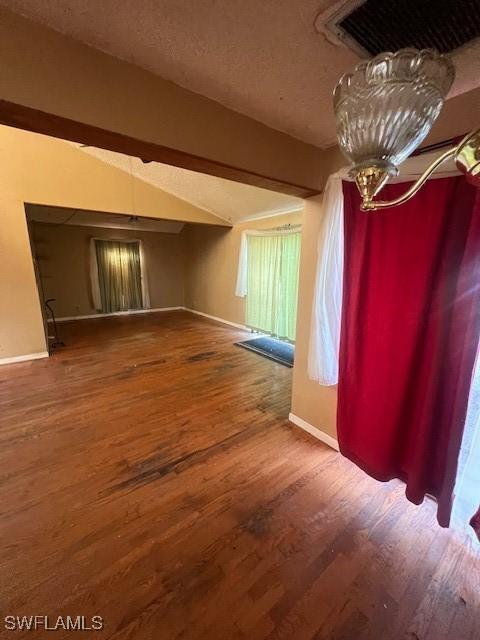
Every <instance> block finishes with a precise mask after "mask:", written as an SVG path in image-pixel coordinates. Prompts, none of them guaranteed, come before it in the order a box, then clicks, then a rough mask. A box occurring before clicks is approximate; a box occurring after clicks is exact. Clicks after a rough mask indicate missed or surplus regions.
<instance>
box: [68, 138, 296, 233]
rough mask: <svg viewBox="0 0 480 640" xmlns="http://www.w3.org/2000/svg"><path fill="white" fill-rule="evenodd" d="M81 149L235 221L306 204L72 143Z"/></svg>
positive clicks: (286, 197) (242, 185) (221, 179)
mask: <svg viewBox="0 0 480 640" xmlns="http://www.w3.org/2000/svg"><path fill="white" fill-rule="evenodd" d="M71 144H73V145H74V146H75V147H77V148H78V149H79V150H80V151H81V152H83V153H87V154H89V155H92V156H94V157H95V158H98V159H99V160H101V161H103V162H106V163H107V164H110V165H112V166H114V167H117V169H121V170H122V171H125V172H127V173H129V174H131V175H133V176H134V177H135V178H139V179H140V180H144V181H145V182H148V183H149V184H151V185H153V186H154V187H158V188H160V189H163V190H164V191H168V192H169V193H172V194H173V195H175V196H177V197H179V198H181V199H182V200H187V201H188V202H190V203H191V204H193V205H195V206H197V207H200V208H201V209H205V210H206V211H209V212H210V213H213V214H214V215H216V216H218V217H219V218H223V219H224V220H226V221H228V222H231V223H232V224H235V223H238V222H243V221H246V220H252V219H255V218H264V217H269V216H274V215H278V214H282V213H287V212H291V211H300V210H301V209H302V208H303V204H302V200H301V199H300V198H295V197H293V196H287V195H285V194H282V193H277V192H275V191H268V190H267V189H259V188H258V187H252V186H250V185H246V184H242V183H240V182H232V181H231V180H224V179H223V178H217V177H215V176H210V175H206V174H204V173H197V172H195V171H189V170H188V169H179V168H178V167H172V166H170V165H167V164H162V163H160V162H152V163H147V164H145V163H143V162H142V161H141V160H140V159H139V158H132V157H130V156H126V155H123V154H121V153H114V152H113V151H106V150H105V149H97V148H96V147H85V146H83V145H79V144H77V143H71Z"/></svg>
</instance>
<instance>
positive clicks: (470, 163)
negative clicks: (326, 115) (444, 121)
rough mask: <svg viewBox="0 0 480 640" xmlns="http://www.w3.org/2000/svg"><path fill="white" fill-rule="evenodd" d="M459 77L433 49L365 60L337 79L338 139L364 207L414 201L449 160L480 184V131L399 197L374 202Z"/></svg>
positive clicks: (468, 137) (420, 137) (404, 51)
mask: <svg viewBox="0 0 480 640" xmlns="http://www.w3.org/2000/svg"><path fill="white" fill-rule="evenodd" d="M454 78H455V68H454V66H453V63H452V62H451V61H450V59H449V58H447V57H446V56H444V55H441V54H439V53H438V52H437V51H434V50H433V49H424V50H422V51H418V50H416V49H402V50H401V51H398V52H397V53H381V54H379V55H378V56H375V57H374V58H373V59H372V60H369V61H367V62H361V63H360V64H358V65H357V66H356V67H355V69H354V70H353V72H352V73H347V74H345V75H344V76H342V78H341V79H340V81H339V82H338V84H337V86H336V88H335V91H334V94H333V102H334V110H335V117H336V121H337V137H338V142H339V145H340V148H341V150H342V151H343V153H344V154H345V155H346V156H347V158H348V159H349V160H350V162H351V163H352V164H353V167H352V168H351V170H350V176H351V177H352V178H353V179H354V180H355V182H356V184H357V187H358V190H359V191H360V194H361V196H362V205H361V208H362V209H363V210H364V211H373V210H375V209H384V208H385V207H394V206H396V205H399V204H402V203H404V202H406V201H407V200H409V199H410V198H411V197H412V196H413V195H414V194H415V193H416V192H417V191H418V190H419V189H420V187H421V186H422V185H423V184H424V182H425V181H426V180H427V178H428V177H429V176H430V175H431V174H432V173H433V171H435V169H436V168H437V167H438V166H439V165H440V164H442V163H443V162H445V160H447V159H449V158H454V160H455V163H456V166H457V168H458V169H459V170H460V171H462V173H464V174H465V175H466V176H467V179H469V180H470V181H472V182H474V183H475V184H479V185H480V129H477V130H476V131H474V132H472V133H470V134H468V135H467V136H465V138H464V139H463V140H462V141H461V142H460V143H459V144H458V145H457V146H455V147H453V148H451V149H448V150H447V151H445V153H443V154H442V155H441V156H440V157H439V158H437V159H436V160H435V161H434V162H432V164H431V165H430V166H429V167H428V169H426V171H425V172H424V173H423V174H422V175H421V176H420V178H419V179H418V180H417V181H416V182H415V184H414V185H412V187H411V188H410V189H408V191H406V192H405V193H404V194H403V195H402V196H400V197H399V198H397V199H396V200H391V201H390V202H385V201H382V200H374V197H375V196H376V195H377V194H378V193H379V191H380V190H381V189H382V187H383V186H384V185H385V183H386V182H387V181H388V180H389V178H391V177H394V176H396V175H397V174H398V165H400V164H401V163H402V162H403V161H404V160H406V158H407V157H408V156H409V155H410V154H411V153H412V151H414V150H415V149H416V148H417V147H418V146H419V144H420V143H421V142H422V141H423V140H424V139H425V137H426V136H427V135H428V133H429V131H430V129H431V128H432V125H433V123H434V122H435V120H436V118H437V116H438V114H439V113H440V110H441V108H442V106H443V103H444V102H445V98H446V96H447V93H448V91H449V90H450V87H451V86H452V83H453V80H454Z"/></svg>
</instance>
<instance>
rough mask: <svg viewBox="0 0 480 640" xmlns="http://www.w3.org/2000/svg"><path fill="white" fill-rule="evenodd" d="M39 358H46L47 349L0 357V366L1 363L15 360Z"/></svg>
mask: <svg viewBox="0 0 480 640" xmlns="http://www.w3.org/2000/svg"><path fill="white" fill-rule="evenodd" d="M40 358H48V351H39V352H38V353H26V354H25V355H23V356H12V357H11V358H0V366H1V365H3V364H15V362H26V361H27V360H39V359H40Z"/></svg>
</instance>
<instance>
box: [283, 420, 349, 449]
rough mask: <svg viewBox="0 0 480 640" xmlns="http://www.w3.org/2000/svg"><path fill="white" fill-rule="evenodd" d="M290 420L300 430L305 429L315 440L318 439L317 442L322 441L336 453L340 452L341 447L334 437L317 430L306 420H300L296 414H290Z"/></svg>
mask: <svg viewBox="0 0 480 640" xmlns="http://www.w3.org/2000/svg"><path fill="white" fill-rule="evenodd" d="M288 419H289V420H290V422H293V424H294V425H296V426H297V427H300V429H303V430H304V431H306V432H307V433H309V434H310V435H311V436H313V437H314V438H317V440H321V441H322V442H323V443H324V444H326V445H327V446H329V447H330V448H331V449H335V451H340V447H339V446H338V441H337V440H335V438H332V436H329V435H328V433H325V432H324V431H321V430H320V429H317V427H314V426H313V425H311V424H310V423H309V422H307V421H306V420H303V419H302V418H299V417H298V416H296V415H295V414H294V413H289V414H288Z"/></svg>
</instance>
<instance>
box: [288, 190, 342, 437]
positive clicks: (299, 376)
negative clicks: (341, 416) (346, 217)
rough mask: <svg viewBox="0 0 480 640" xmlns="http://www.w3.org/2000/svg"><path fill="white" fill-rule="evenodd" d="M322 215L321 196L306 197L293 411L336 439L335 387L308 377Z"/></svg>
mask: <svg viewBox="0 0 480 640" xmlns="http://www.w3.org/2000/svg"><path fill="white" fill-rule="evenodd" d="M322 217H323V212H322V197H321V196H316V197H315V198H310V199H308V200H306V201H305V207H304V211H303V228H302V253H301V258H300V282H299V291H298V313H297V341H296V345H295V366H294V368H293V386H292V413H294V414H295V415H297V416H298V417H299V418H302V419H303V420H305V421H306V422H308V423H309V424H311V425H312V426H314V427H316V428H318V429H320V430H321V431H324V432H325V433H327V434H328V435H330V436H332V437H333V438H336V433H337V428H336V411H337V388H336V387H322V386H321V385H319V384H318V383H317V382H314V381H313V380H310V378H309V377H308V370H307V361H308V344H309V339H310V325H311V316H312V303H313V294H314V287H315V274H316V266H317V246H318V237H319V233H320V227H321V224H322Z"/></svg>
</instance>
